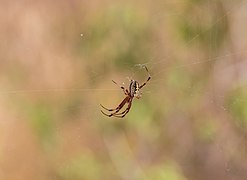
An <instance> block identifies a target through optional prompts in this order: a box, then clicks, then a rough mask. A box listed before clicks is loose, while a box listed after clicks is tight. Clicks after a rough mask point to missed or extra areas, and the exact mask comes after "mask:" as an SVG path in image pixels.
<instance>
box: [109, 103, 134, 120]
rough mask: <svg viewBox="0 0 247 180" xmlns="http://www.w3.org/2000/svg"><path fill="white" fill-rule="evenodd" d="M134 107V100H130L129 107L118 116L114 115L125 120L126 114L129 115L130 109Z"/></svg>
mask: <svg viewBox="0 0 247 180" xmlns="http://www.w3.org/2000/svg"><path fill="white" fill-rule="evenodd" d="M131 105H132V99H131V100H130V102H129V104H128V107H127V108H126V109H125V110H124V111H123V112H121V113H117V114H113V116H114V117H118V118H123V117H124V116H125V115H126V114H128V112H129V110H130V108H131Z"/></svg>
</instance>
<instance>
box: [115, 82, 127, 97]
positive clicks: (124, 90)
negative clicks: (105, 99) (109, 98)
mask: <svg viewBox="0 0 247 180" xmlns="http://www.w3.org/2000/svg"><path fill="white" fill-rule="evenodd" d="M112 82H113V83H114V84H116V85H117V86H118V87H120V88H121V89H122V90H123V92H124V94H125V95H128V94H129V91H128V90H127V89H126V88H125V87H123V86H120V85H119V84H118V83H116V82H115V81H113V80H112Z"/></svg>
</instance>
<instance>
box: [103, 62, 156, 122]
mask: <svg viewBox="0 0 247 180" xmlns="http://www.w3.org/2000/svg"><path fill="white" fill-rule="evenodd" d="M144 68H145V69H146V71H147V73H148V79H147V80H146V82H144V83H143V84H142V85H140V84H139V83H138V82H137V81H136V80H131V81H130V85H129V90H128V89H126V88H125V87H123V86H120V85H118V84H117V83H116V82H115V81H113V80H112V82H113V83H115V84H116V85H118V86H119V87H120V88H121V89H122V90H123V91H124V94H125V95H126V97H125V98H124V100H123V101H122V102H121V103H120V104H119V105H118V107H117V108H115V109H108V108H106V107H104V106H103V105H101V104H100V105H101V107H102V108H104V109H105V110H107V111H109V112H112V113H111V114H106V113H104V112H103V111H102V110H101V112H102V113H103V114H104V115H106V116H108V117H112V116H114V117H119V118H123V117H124V116H125V115H126V114H127V113H128V112H129V110H130V108H131V105H132V100H133V98H134V97H135V98H137V99H140V98H141V95H142V93H141V88H143V86H145V85H146V84H147V82H148V81H149V80H150V79H151V76H150V74H149V72H148V69H147V67H146V66H144ZM125 104H128V107H127V108H126V109H125V110H124V111H122V112H119V111H120V110H121V109H122V108H123V107H124V105H125Z"/></svg>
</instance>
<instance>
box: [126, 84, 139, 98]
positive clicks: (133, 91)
mask: <svg viewBox="0 0 247 180" xmlns="http://www.w3.org/2000/svg"><path fill="white" fill-rule="evenodd" d="M129 92H130V96H131V97H136V98H140V97H141V93H140V84H139V83H138V82H137V81H135V80H131V83H130V86H129Z"/></svg>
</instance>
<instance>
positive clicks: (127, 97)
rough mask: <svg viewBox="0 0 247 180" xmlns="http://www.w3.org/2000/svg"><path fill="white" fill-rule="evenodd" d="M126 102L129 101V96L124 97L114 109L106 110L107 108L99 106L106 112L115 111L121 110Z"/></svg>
mask: <svg viewBox="0 0 247 180" xmlns="http://www.w3.org/2000/svg"><path fill="white" fill-rule="evenodd" d="M128 100H129V96H126V97H125V98H124V100H123V101H122V102H121V103H120V104H119V105H118V107H117V108H114V109H108V108H106V107H104V106H103V105H102V104H100V106H101V107H102V108H104V109H105V110H107V111H115V110H118V109H121V108H122V107H123V106H124V105H125V104H126V102H127V101H128Z"/></svg>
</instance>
